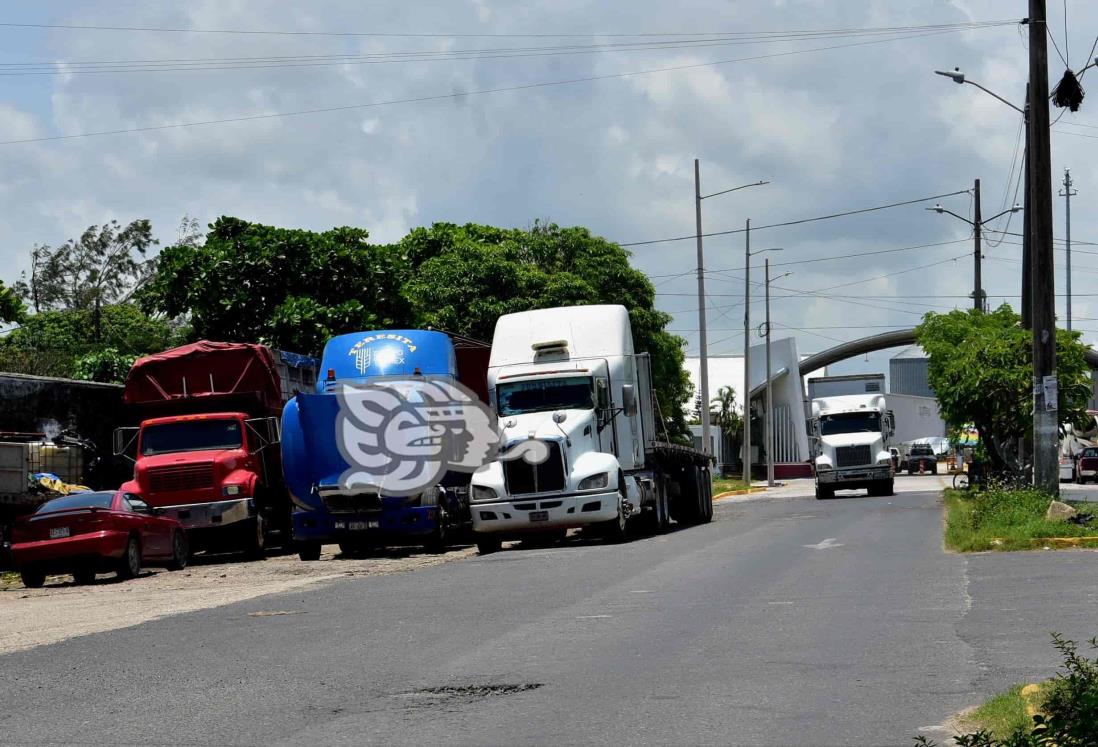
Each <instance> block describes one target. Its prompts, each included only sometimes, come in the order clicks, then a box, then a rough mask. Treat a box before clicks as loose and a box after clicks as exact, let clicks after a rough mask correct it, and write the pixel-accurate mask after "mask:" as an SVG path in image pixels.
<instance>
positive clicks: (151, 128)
mask: <svg viewBox="0 0 1098 747" xmlns="http://www.w3.org/2000/svg"><path fill="white" fill-rule="evenodd" d="M941 33H952V32H949V31H947V32H940V31H939V32H929V33H924V34H921V35H920V34H913V35H911V36H907V37H896V38H895V39H873V40H870V41H864V42H853V43H851V44H837V45H831V46H827V47H812V48H809V49H796V50H791V51H786V52H774V53H771V54H764V55H754V56H751V57H738V58H733V59H728V60H713V61H709V62H697V63H690V64H685V65H672V66H669V67H660V68H649V69H647V70H634V71H630V72H624V73H606V74H603V75H588V76H584V77H580V78H570V79H566V80H555V81H541V82H537V83H524V84H520V85H513V86H500V87H497V88H482V89H477V90H473V91H463V92H458V93H453V92H451V93H445V94H434V95H429V96H413V97H408V98H400V99H389V100H385V101H371V102H367V103H364V104H345V105H342V106H328V107H317V108H314V109H301V110H298V111H290V112H271V113H268V114H250V115H247V116H240V117H223V118H220V119H208V120H197V121H192V122H174V123H169V124H161V125H145V126H141V127H125V128H118V129H113V130H100V131H95V132H79V133H73V134H69V135H47V136H43V137H34V138H20V139H17V140H3V141H0V145H16V144H23V143H39V142H49V141H55V140H74V139H79V138H87V137H101V136H105V135H124V134H133V133H139V132H155V131H160V130H173V129H181V128H185V127H202V126H209V125H218V124H229V123H235V122H252V121H257V120H266V119H278V118H281V117H298V116H306V115H310V114H325V113H331V112H342V111H353V110H358V109H370V108H375V107H381V106H391V105H395V104H412V103H422V102H427V101H446V100H450V99H461V98H464V97H467V96H483V95H486V94H492V93H504V92H509V91H525V90H532V89H536V88H550V87H557V86H567V85H574V84H577V83H591V82H595V81H601V80H615V79H619V78H628V77H631V76H635V75H651V74H654V73H666V72H674V71H681V70H694V69H699V68H706V67H714V66H717V65H727V64H732V63H737V62H750V61H755V60H765V59H774V58H777V57H789V56H792V55H798V54H807V53H812V52H824V51H829V50H834V49H848V48H851V47H859V46H866V45H870V44H881V43H884V42H890V41H896V40H899V39H913V38H919V37H920V36H932V35H935V34H941ZM930 199H933V198H930ZM688 238H693V237H692V236H691V237H688Z"/></svg>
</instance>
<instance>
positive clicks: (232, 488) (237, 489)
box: [221, 485, 244, 497]
mask: <svg viewBox="0 0 1098 747" xmlns="http://www.w3.org/2000/svg"><path fill="white" fill-rule="evenodd" d="M243 492H244V486H243V485H225V486H224V487H222V488H221V495H223V496H226V497H228V496H232V495H240V494H241V493H243Z"/></svg>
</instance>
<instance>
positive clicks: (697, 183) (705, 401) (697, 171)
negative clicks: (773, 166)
mask: <svg viewBox="0 0 1098 747" xmlns="http://www.w3.org/2000/svg"><path fill="white" fill-rule="evenodd" d="M694 216H695V219H696V224H697V230H698V233H697V239H698V345H699V346H700V347H701V361H700V363H701V367H700V368H701V370H700V374H699V376H698V383H699V384H700V385H701V400H702V405H701V413H700V417H701V421H702V448H701V450H702V453H703V454H712V453H713V449H712V447H711V445H710V435H709V433H710V431H709V343H708V340H707V339H706V334H705V255H704V253H703V252H702V193H701V168H700V166H699V165H698V159H696V158H695V159H694Z"/></svg>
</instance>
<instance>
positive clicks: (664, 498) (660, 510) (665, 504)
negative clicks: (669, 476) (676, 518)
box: [656, 480, 671, 532]
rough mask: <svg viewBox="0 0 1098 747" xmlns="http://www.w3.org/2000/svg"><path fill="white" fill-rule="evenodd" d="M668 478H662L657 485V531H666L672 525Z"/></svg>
mask: <svg viewBox="0 0 1098 747" xmlns="http://www.w3.org/2000/svg"><path fill="white" fill-rule="evenodd" d="M667 491H668V486H667V481H666V480H660V482H659V484H658V485H657V486H656V531H657V532H666V531H667V528H668V527H669V526H671V499H670V497H668V495H667Z"/></svg>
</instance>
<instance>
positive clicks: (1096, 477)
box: [1075, 446, 1098, 485]
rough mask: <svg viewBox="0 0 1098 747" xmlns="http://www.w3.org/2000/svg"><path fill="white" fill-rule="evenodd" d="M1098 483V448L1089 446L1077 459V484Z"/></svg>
mask: <svg viewBox="0 0 1098 747" xmlns="http://www.w3.org/2000/svg"><path fill="white" fill-rule="evenodd" d="M1087 480H1091V481H1092V482H1098V448H1094V447H1093V446H1088V447H1087V448H1085V449H1083V450H1082V451H1081V452H1079V455H1078V456H1077V457H1075V482H1077V483H1079V484H1080V485H1082V484H1083V483H1085V482H1086V481H1087Z"/></svg>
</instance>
